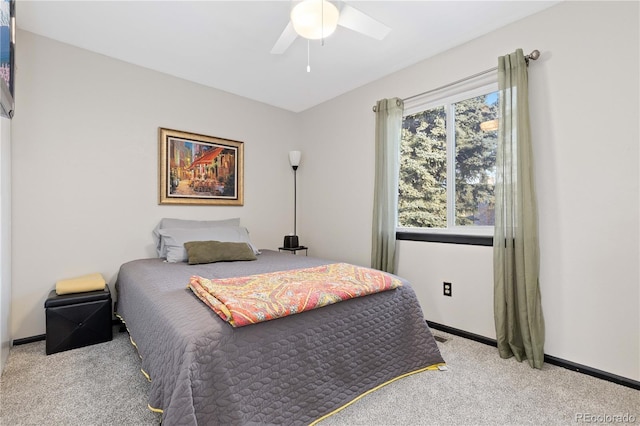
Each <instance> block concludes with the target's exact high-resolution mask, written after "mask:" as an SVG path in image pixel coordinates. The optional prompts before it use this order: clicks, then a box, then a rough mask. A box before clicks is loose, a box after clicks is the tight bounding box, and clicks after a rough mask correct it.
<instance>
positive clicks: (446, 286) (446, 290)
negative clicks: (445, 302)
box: [442, 282, 452, 297]
mask: <svg viewBox="0 0 640 426" xmlns="http://www.w3.org/2000/svg"><path fill="white" fill-rule="evenodd" d="M442 294H443V295H445V296H449V297H451V296H452V285H451V283H448V282H443V283H442Z"/></svg>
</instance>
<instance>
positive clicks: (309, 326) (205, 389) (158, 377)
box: [116, 250, 444, 426]
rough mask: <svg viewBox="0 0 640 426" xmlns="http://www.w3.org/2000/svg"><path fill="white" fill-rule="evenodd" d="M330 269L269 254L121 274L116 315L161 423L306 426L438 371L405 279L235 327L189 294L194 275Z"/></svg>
mask: <svg viewBox="0 0 640 426" xmlns="http://www.w3.org/2000/svg"><path fill="white" fill-rule="evenodd" d="M328 263H330V262H328V261H326V260H322V259H317V258H313V257H306V256H296V255H291V254H288V253H278V252H275V251H269V250H264V251H263V252H262V254H261V255H259V256H258V260H256V261H240V262H221V263H214V264H206V265H188V264H186V263H167V262H163V260H162V259H140V260H134V261H131V262H128V263H125V264H123V265H122V266H121V268H120V272H119V274H118V279H117V283H116V288H117V294H118V302H117V308H116V310H117V314H118V315H119V316H120V317H121V318H122V319H123V321H124V322H125V324H126V326H127V329H128V331H129V333H130V337H131V340H132V342H133V343H134V344H135V346H136V347H137V349H138V353H139V355H140V357H141V364H142V365H141V369H142V371H143V372H144V374H145V375H146V376H147V377H148V379H149V380H150V381H151V389H150V393H149V407H150V408H151V409H153V410H158V411H162V413H163V414H162V423H163V424H164V425H169V426H170V425H196V424H198V425H208V424H211V425H220V424H225V425H251V424H292V425H297V424H309V423H311V422H313V421H315V420H317V419H319V418H322V417H323V416H325V415H327V414H329V413H332V412H334V411H335V410H338V409H340V408H341V407H343V406H345V405H346V404H348V403H350V402H351V401H353V400H354V399H356V398H357V397H359V396H361V395H362V394H364V393H366V392H368V391H370V390H372V389H374V388H376V387H378V386H380V385H383V384H385V383H387V382H389V381H391V380H394V379H396V378H398V377H400V376H403V375H406V374H408V373H414V372H419V371H421V370H424V369H427V368H429V367H431V368H433V366H437V365H438V364H441V363H443V362H444V361H443V359H442V357H441V355H440V352H439V350H438V347H437V345H436V342H435V340H434V339H433V336H432V335H431V332H430V330H429V328H428V326H427V324H426V322H425V320H424V318H423V315H422V310H421V308H420V305H419V303H418V301H417V298H416V296H415V293H414V291H413V289H412V288H411V285H410V284H409V283H408V282H407V281H406V280H402V282H403V285H402V286H401V287H398V288H396V289H394V290H389V291H385V292H381V293H377V294H372V295H368V296H364V297H358V298H355V299H351V300H347V301H343V302H340V303H336V304H333V305H329V306H325V307H322V308H319V309H314V310H311V311H306V312H302V313H299V314H296V315H291V316H288V317H285V318H279V319H275V320H271V321H266V322H262V323H259V324H252V325H249V326H246V327H241V328H233V327H232V326H231V325H229V324H228V323H226V322H225V321H223V320H222V319H221V318H219V317H218V316H217V315H216V314H215V312H214V311H212V310H211V309H209V308H208V307H207V306H206V305H205V304H204V303H203V302H201V301H200V300H199V299H198V298H197V297H196V296H195V295H194V294H193V293H192V292H191V290H189V289H188V288H187V284H188V283H189V278H190V277H191V276H192V275H199V276H202V277H206V278H228V277H233V276H245V275H252V274H259V273H265V272H273V271H280V270H290V269H296V268H305V267H312V266H319V265H323V264H328ZM424 374H431V373H424Z"/></svg>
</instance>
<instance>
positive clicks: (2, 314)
mask: <svg viewBox="0 0 640 426" xmlns="http://www.w3.org/2000/svg"><path fill="white" fill-rule="evenodd" d="M10 324H11V120H9V119H6V118H0V373H1V372H2V370H3V369H4V365H5V362H6V361H7V357H8V356H9V348H10V347H11V340H12V339H11V328H10Z"/></svg>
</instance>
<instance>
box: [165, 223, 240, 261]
mask: <svg viewBox="0 0 640 426" xmlns="http://www.w3.org/2000/svg"><path fill="white" fill-rule="evenodd" d="M216 226H240V218H239V217H236V218H233V219H223V220H187V219H172V218H166V217H165V218H162V219H160V222H158V224H157V225H156V227H155V228H154V229H153V241H154V242H155V243H156V251H157V252H158V257H167V249H166V248H165V247H164V243H163V241H162V237H161V236H160V232H159V231H160V230H161V229H164V228H213V227H216Z"/></svg>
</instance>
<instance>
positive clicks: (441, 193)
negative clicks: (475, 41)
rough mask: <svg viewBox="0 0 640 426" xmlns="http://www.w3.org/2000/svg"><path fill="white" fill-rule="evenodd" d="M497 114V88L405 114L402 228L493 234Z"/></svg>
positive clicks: (400, 199) (400, 188)
mask: <svg viewBox="0 0 640 426" xmlns="http://www.w3.org/2000/svg"><path fill="white" fill-rule="evenodd" d="M498 111H499V108H498V93H497V87H496V85H495V84H491V85H488V86H483V87H480V88H477V89H474V90H471V91H469V90H467V91H465V92H464V93H458V94H454V95H450V96H448V97H446V98H440V99H438V100H431V101H427V102H423V103H422V104H421V105H418V106H416V107H413V108H407V110H406V111H405V113H406V114H407V115H405V118H404V121H403V126H402V140H401V144H400V176H399V185H398V228H402V229H404V230H407V231H415V230H429V231H435V232H449V233H456V234H469V233H471V234H484V235H492V234H493V224H494V212H495V198H494V185H495V162H496V146H497V139H498V131H497V130H498Z"/></svg>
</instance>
